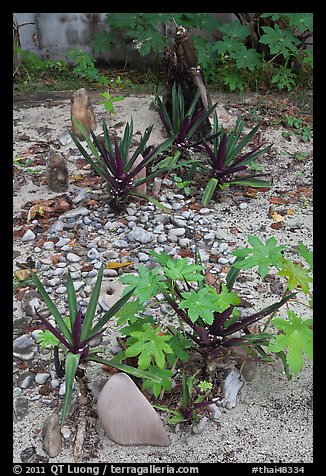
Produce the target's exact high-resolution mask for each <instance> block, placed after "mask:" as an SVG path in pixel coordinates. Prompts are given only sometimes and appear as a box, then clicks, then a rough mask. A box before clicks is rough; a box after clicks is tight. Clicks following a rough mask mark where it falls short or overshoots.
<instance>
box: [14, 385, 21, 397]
mask: <svg viewBox="0 0 326 476" xmlns="http://www.w3.org/2000/svg"><path fill="white" fill-rule="evenodd" d="M22 393H23V391H22V389H21V388H20V387H15V388H14V389H13V391H12V398H17V397H21V396H22Z"/></svg>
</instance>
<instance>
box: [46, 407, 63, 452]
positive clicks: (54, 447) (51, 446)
mask: <svg viewBox="0 0 326 476" xmlns="http://www.w3.org/2000/svg"><path fill="white" fill-rule="evenodd" d="M60 429H61V427H60V423H59V418H58V415H57V414H56V413H53V414H52V415H50V416H49V417H48V418H47V419H46V420H45V422H44V425H43V428H42V438H43V445H42V446H43V449H44V451H46V452H47V454H48V455H49V456H50V458H55V457H56V456H58V454H59V453H60V451H61V446H62V437H61V431H60Z"/></svg>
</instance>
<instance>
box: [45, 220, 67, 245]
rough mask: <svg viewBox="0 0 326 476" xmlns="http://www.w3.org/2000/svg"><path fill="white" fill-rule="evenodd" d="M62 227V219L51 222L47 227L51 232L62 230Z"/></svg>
mask: <svg viewBox="0 0 326 476" xmlns="http://www.w3.org/2000/svg"><path fill="white" fill-rule="evenodd" d="M64 227H65V224H64V222H63V221H62V220H57V221H56V222H55V223H53V224H52V225H51V226H50V227H49V233H51V234H56V233H60V231H62V230H63V229H64ZM69 241H70V240H69Z"/></svg>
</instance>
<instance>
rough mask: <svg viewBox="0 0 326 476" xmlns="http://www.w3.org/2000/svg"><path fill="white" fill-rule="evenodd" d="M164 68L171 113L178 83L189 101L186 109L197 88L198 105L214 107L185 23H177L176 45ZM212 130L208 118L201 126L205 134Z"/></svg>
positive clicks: (165, 98) (169, 50)
mask: <svg viewBox="0 0 326 476" xmlns="http://www.w3.org/2000/svg"><path fill="white" fill-rule="evenodd" d="M163 64H164V69H165V81H166V91H165V93H164V95H163V102H164V104H165V106H166V108H167V111H168V114H169V115H170V116H171V114H172V87H173V84H174V83H175V84H176V86H179V87H180V88H181V90H182V93H183V95H184V100H185V110H187V108H188V107H189V106H190V104H191V102H192V100H193V98H194V97H195V95H196V93H197V91H199V92H200V98H199V100H198V104H197V108H196V111H197V110H198V109H204V110H208V109H209V108H210V107H211V106H212V100H211V97H210V95H209V93H208V91H207V89H206V85H205V79H204V75H203V72H202V70H201V68H200V66H199V65H198V58H197V52H196V50H195V47H194V44H193V41H192V39H191V37H190V35H189V33H188V31H187V30H186V29H185V28H184V27H183V26H178V25H176V24H175V34H174V44H173V45H172V46H171V47H167V48H166V49H165V51H164V62H163ZM210 131H211V124H210V122H209V119H208V118H207V119H206V120H205V121H203V122H202V124H201V125H200V127H199V132H201V133H202V134H203V135H204V136H206V135H207V134H209V133H210Z"/></svg>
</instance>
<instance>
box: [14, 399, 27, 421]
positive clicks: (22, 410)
mask: <svg viewBox="0 0 326 476" xmlns="http://www.w3.org/2000/svg"><path fill="white" fill-rule="evenodd" d="M13 408H14V415H15V417H16V418H17V420H22V419H23V418H25V416H26V415H27V410H28V398H27V397H16V398H14V400H13Z"/></svg>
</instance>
